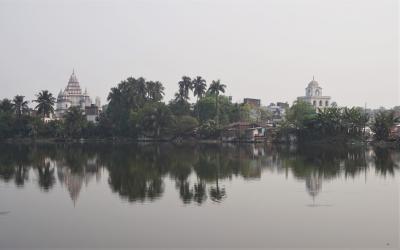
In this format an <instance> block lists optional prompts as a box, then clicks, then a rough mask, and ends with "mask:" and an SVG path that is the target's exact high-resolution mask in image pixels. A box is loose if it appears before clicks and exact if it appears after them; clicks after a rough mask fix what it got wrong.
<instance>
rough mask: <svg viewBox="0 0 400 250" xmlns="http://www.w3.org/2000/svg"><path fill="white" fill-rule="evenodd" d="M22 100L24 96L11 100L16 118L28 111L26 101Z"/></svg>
mask: <svg viewBox="0 0 400 250" xmlns="http://www.w3.org/2000/svg"><path fill="white" fill-rule="evenodd" d="M24 98H25V96H22V95H16V96H15V97H14V99H13V107H14V110H15V113H16V114H17V116H18V118H20V117H21V115H22V114H23V113H26V112H27V111H28V101H25V100H24Z"/></svg>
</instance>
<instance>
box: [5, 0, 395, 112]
mask: <svg viewBox="0 0 400 250" xmlns="http://www.w3.org/2000/svg"><path fill="white" fill-rule="evenodd" d="M398 12H399V11H398V3H397V0H264V1H262V0H259V1H257V0H242V1H235V0H159V1H156V0H136V1H134V0H132V1H122V0H120V1H118V0H117V1H116V0H113V1H111V0H110V1H100V0H98V1H94V0H92V1H83V0H82V1H75V0H68V1H67V0H64V1H61V0H60V1H58V0H48V1H44V0H43V1H42V0H30V1H29V0H25V1H24V0H21V1H15V0H0V53H1V56H0V65H1V67H0V87H1V92H0V98H4V97H8V98H10V97H12V96H14V95H15V94H22V95H25V96H26V97H27V98H28V99H32V98H33V97H34V94H35V93H37V92H38V91H40V90H42V89H48V90H50V91H51V92H53V93H54V94H55V95H57V94H58V91H59V90H60V89H61V88H64V87H65V86H66V84H67V81H68V78H69V76H70V74H71V71H72V68H75V71H76V73H77V76H78V79H79V80H80V83H81V87H82V88H85V87H87V89H88V91H89V94H90V95H91V96H93V97H94V96H100V97H101V99H102V101H103V102H104V101H105V99H106V97H107V94H108V91H109V89H110V88H111V87H113V86H115V85H116V84H117V83H118V82H120V81H121V80H122V79H125V78H127V77H128V76H134V77H139V76H143V77H145V78H146V79H149V80H159V81H161V82H162V83H163V84H164V86H165V87H166V98H165V99H166V100H169V99H170V98H172V96H173V94H174V92H175V91H176V89H177V82H178V81H179V79H180V77H181V76H182V75H188V76H191V77H194V76H196V75H201V76H203V77H204V78H205V79H207V81H208V82H211V80H213V79H221V81H222V82H223V83H225V84H226V85H227V86H228V89H227V94H228V95H232V96H233V100H240V99H242V98H243V97H254V98H260V99H262V102H263V104H269V103H270V102H276V101H288V102H289V103H291V102H292V101H294V100H295V98H296V97H297V96H300V95H304V88H305V87H306V85H307V84H308V82H309V81H310V80H311V79H312V76H313V75H315V77H316V80H317V81H319V83H320V84H321V86H322V87H323V94H324V95H330V96H332V98H333V100H335V101H337V102H338V104H339V105H349V106H353V105H357V106H364V103H367V104H368V106H369V107H379V106H386V107H391V106H395V105H399V96H400V93H399V78H398V72H399V68H398V67H399V64H398V53H399V51H398V42H399V40H398V34H399V30H398V27H399V26H398Z"/></svg>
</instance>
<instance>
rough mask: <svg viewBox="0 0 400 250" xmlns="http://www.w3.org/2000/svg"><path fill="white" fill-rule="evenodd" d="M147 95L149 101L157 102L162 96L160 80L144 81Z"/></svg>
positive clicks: (162, 88)
mask: <svg viewBox="0 0 400 250" xmlns="http://www.w3.org/2000/svg"><path fill="white" fill-rule="evenodd" d="M146 90H147V96H148V98H149V99H150V100H151V101H154V102H159V101H161V100H162V99H163V97H164V86H163V85H162V83H161V82H158V81H156V82H153V81H149V82H147V83H146Z"/></svg>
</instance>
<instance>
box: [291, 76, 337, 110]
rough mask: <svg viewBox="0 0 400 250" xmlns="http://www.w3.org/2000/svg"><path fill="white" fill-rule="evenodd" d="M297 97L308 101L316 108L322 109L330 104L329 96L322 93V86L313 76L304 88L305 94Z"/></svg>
mask: <svg viewBox="0 0 400 250" xmlns="http://www.w3.org/2000/svg"><path fill="white" fill-rule="evenodd" d="M297 99H298V100H301V101H304V102H308V103H310V104H311V105H313V106H314V107H315V109H317V110H318V109H321V110H323V109H325V108H326V107H329V105H330V104H331V97H330V96H323V95H322V88H321V87H320V86H319V84H318V82H317V81H315V79H314V77H313V79H312V81H311V82H310V83H309V84H308V86H307V88H306V95H305V96H300V97H298V98H297Z"/></svg>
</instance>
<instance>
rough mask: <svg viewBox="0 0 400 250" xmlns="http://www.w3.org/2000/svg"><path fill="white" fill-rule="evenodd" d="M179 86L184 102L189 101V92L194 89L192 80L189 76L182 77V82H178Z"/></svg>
mask: <svg viewBox="0 0 400 250" xmlns="http://www.w3.org/2000/svg"><path fill="white" fill-rule="evenodd" d="M178 84H179V92H178V93H179V95H180V96H181V98H182V99H184V100H186V101H187V100H189V91H190V90H192V89H193V84H192V80H191V79H190V77H188V76H182V80H181V81H179V82H178Z"/></svg>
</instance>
